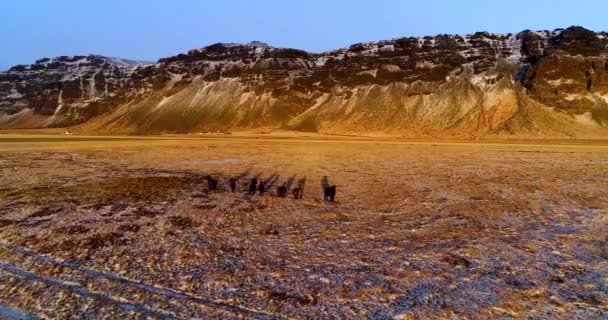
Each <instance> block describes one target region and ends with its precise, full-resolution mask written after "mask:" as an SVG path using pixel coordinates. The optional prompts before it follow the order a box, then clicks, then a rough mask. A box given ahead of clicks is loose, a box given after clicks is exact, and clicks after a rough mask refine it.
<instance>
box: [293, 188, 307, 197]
mask: <svg viewBox="0 0 608 320" xmlns="http://www.w3.org/2000/svg"><path fill="white" fill-rule="evenodd" d="M291 192H292V193H293V197H294V199H302V196H303V195H304V187H298V188H294V189H293V190H292V191H291Z"/></svg>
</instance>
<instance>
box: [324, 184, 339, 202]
mask: <svg viewBox="0 0 608 320" xmlns="http://www.w3.org/2000/svg"><path fill="white" fill-rule="evenodd" d="M335 197H336V186H331V187H327V188H325V190H324V192H323V198H324V199H325V201H331V202H334V198H335Z"/></svg>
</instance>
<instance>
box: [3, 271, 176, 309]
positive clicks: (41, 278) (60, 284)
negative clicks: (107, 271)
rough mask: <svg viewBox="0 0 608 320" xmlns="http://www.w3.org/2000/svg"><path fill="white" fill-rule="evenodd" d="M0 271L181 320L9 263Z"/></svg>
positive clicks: (123, 306) (100, 299)
mask: <svg viewBox="0 0 608 320" xmlns="http://www.w3.org/2000/svg"><path fill="white" fill-rule="evenodd" d="M0 269H1V270H4V271H6V272H8V273H12V274H14V275H16V276H18V277H21V278H24V279H26V280H29V281H40V282H43V283H45V284H47V285H50V286H54V287H57V288H61V289H66V290H69V291H71V292H73V293H75V294H77V295H80V296H83V297H86V298H92V299H95V300H98V301H101V302H103V303H107V304H113V305H116V306H118V307H119V308H121V309H123V310H125V311H135V312H138V313H140V314H143V315H146V316H148V317H156V318H159V319H180V318H177V317H175V316H174V315H172V314H169V313H165V312H161V311H155V310H152V309H148V308H147V307H144V306H141V305H138V304H134V303H129V302H122V301H118V300H115V299H113V298H111V297H109V296H107V295H105V294H103V293H98V292H93V291H90V290H88V289H86V288H83V287H81V286H79V285H75V284H69V283H65V282H62V281H59V280H56V279H53V278H50V277H45V276H40V275H37V274H35V273H32V272H29V271H25V270H23V269H20V268H17V267H14V266H12V265H11V264H8V263H5V262H2V261H0Z"/></svg>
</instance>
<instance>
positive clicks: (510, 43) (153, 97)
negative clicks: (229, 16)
mask: <svg viewBox="0 0 608 320" xmlns="http://www.w3.org/2000/svg"><path fill="white" fill-rule="evenodd" d="M607 45H608V38H607V35H606V34H605V33H595V32H592V31H589V30H586V29H584V28H581V27H571V28H568V29H558V30H554V31H523V32H521V33H519V34H506V35H498V34H491V33H487V32H479V33H475V34H471V35H463V36H460V35H438V36H433V37H423V38H399V39H394V40H388V41H380V42H368V43H359V44H355V45H352V46H350V47H349V48H347V49H341V50H336V51H332V52H326V53H320V54H316V53H308V52H305V51H301V50H295V49H283V48H273V47H270V46H268V45H266V44H264V43H260V42H252V43H249V44H244V45H241V44H221V43H220V44H215V45H211V46H208V47H205V48H202V49H196V50H191V51H189V52H188V53H185V54H180V55H177V56H174V57H169V58H165V59H161V60H159V61H158V63H156V64H154V65H148V66H133V65H128V66H117V65H114V64H111V63H108V62H106V64H103V63H102V64H101V65H107V67H106V69H103V68H102V70H103V71H101V72H100V73H94V70H89V71H86V72H87V73H86V75H85V76H80V77H67V78H65V76H62V77H61V79H62V80H61V81H59V83H61V86H59V85H58V83H57V82H58V81H57V80H53V81H55V82H54V85H55V87H52V86H51V88H49V89H45V90H49V91H48V93H47V94H45V95H40V94H29V93H26V92H25V91H26V90H33V91H35V92H39V90H36V89H24V87H31V88H34V87H35V85H33V84H32V85H30V84H29V83H30V82H32V83H40V82H41V81H37V80H28V79H35V78H38V77H44V76H46V73H48V71H33V70H32V69H33V68H40V67H35V66H36V65H39V64H43V65H44V63H45V62H38V63H37V64H35V65H32V66H27V67H19V68H18V69H15V68H13V69H14V70H13V69H12V70H11V71H9V72H6V73H2V74H0V81H1V82H0V91H3V92H5V95H4V96H1V95H0V101H2V102H1V103H3V104H1V105H0V112H4V114H5V115H10V114H18V113H19V112H22V110H24V109H25V108H27V109H28V110H33V111H32V112H33V113H34V114H36V115H45V116H49V117H50V118H49V119H47V120H46V122H45V123H44V125H64V124H79V123H84V124H82V125H80V127H79V128H80V130H85V131H96V132H112V133H115V132H121V133H141V134H144V133H161V132H195V131H202V130H230V129H239V128H260V127H264V128H280V129H288V130H299V131H314V132H322V133H342V134H343V133H349V134H375V133H382V134H394V135H405V136H466V137H479V136H484V135H488V134H499V135H502V134H505V135H518V134H524V135H545V136H582V135H589V134H595V133H597V132H599V134H603V132H604V131H602V130H603V127H604V126H608V103H607V101H608V77H607V75H606V73H607V72H608V66H607V62H608V50H607V48H606V46H607ZM81 59H82V58H81ZM86 59H87V61H88V60H89V59H90V58H86ZM100 59H102V58H100ZM95 69H96V70H98V69H100V67H99V66H97V67H96V68H95ZM110 70H112V71H110ZM34 72H40V73H41V74H39V75H37V76H33V75H34ZM43 74H44V75H43ZM25 75H32V78H27V79H24V78H21V80H20V82H18V81H15V80H14V79H10V78H7V77H15V76H21V77H25ZM63 79H65V80H63ZM81 79H82V80H81ZM87 79H88V80H87ZM81 82H82V85H80V84H81ZM16 83H22V84H23V87H19V88H17V87H16ZM42 83H46V84H48V83H50V81H42ZM91 83H93V85H91ZM98 83H103V84H104V85H103V86H104V88H105V85H107V84H108V83H109V87H108V90H107V91H105V90H100V89H101V87H98ZM87 84H88V85H89V86H87ZM1 88H4V89H1ZM87 88H90V89H88V90H87ZM15 92H17V93H16V94H15ZM59 92H61V94H58V93H59ZM100 92H103V94H99V93H100ZM105 92H107V94H106V93H105ZM91 93H93V94H91ZM12 94H15V95H13V98H7V97H8V96H10V95H12ZM19 95H22V96H21V97H20V98H16V97H17V96H19ZM35 97H36V98H35ZM7 101H9V102H8V103H7ZM19 101H21V102H19ZM23 101H25V102H23ZM58 101H61V102H62V103H59V102H58ZM20 103H21V104H20ZM66 105H67V106H69V107H68V108H67V109H64V108H65V107H60V106H66ZM58 115H61V116H60V117H58ZM19 121H21V123H25V122H24V121H22V120H19ZM0 125H1V122H0Z"/></svg>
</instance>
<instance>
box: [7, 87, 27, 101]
mask: <svg viewBox="0 0 608 320" xmlns="http://www.w3.org/2000/svg"><path fill="white" fill-rule="evenodd" d="M24 96H25V95H24V94H22V93H19V91H17V90H15V89H11V94H9V95H8V96H6V98H8V99H21V98H23V97H24Z"/></svg>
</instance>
